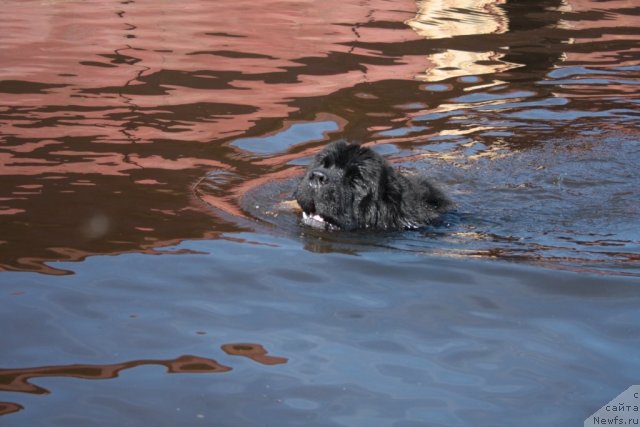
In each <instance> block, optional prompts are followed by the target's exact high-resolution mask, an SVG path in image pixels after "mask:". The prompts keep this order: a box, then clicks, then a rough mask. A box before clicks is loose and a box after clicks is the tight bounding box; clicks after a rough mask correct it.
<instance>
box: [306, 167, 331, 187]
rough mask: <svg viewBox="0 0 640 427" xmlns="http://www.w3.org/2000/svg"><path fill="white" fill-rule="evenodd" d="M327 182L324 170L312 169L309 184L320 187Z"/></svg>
mask: <svg viewBox="0 0 640 427" xmlns="http://www.w3.org/2000/svg"><path fill="white" fill-rule="evenodd" d="M326 182H327V175H326V174H325V173H324V172H320V171H319V170H314V171H311V175H309V185H311V186H312V187H320V186H321V185H324V184H325V183H326Z"/></svg>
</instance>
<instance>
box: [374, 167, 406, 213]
mask: <svg viewBox="0 0 640 427" xmlns="http://www.w3.org/2000/svg"><path fill="white" fill-rule="evenodd" d="M378 192H379V193H380V199H381V200H382V201H384V202H386V203H388V204H391V205H394V206H398V207H399V206H400V204H401V203H402V183H401V182H400V177H399V176H398V173H397V172H396V171H395V170H394V169H393V168H392V167H390V166H387V165H384V167H383V168H382V170H381V172H380V179H379V182H378Z"/></svg>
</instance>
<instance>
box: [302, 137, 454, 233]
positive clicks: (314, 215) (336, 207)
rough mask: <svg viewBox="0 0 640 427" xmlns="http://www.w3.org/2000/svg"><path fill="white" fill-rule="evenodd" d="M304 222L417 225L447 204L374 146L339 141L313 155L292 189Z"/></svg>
mask: <svg viewBox="0 0 640 427" xmlns="http://www.w3.org/2000/svg"><path fill="white" fill-rule="evenodd" d="M294 197H295V199H296V200H297V201H298V204H299V205H300V207H301V208H302V222H303V223H304V224H306V225H310V226H312V227H316V228H323V229H341V230H356V229H365V228H366V229H374V230H390V229H395V230H399V229H415V228H419V227H422V226H425V225H428V224H430V223H432V222H433V221H434V220H435V219H436V218H438V216H439V215H440V214H441V213H443V212H444V211H445V210H446V209H447V208H449V207H450V206H451V202H450V201H449V200H448V199H447V197H446V196H445V195H444V193H443V192H442V191H441V190H440V189H438V188H437V187H435V186H434V185H433V184H431V183H430V182H429V181H427V180H426V179H425V178H423V177H419V176H406V175H403V174H401V173H400V172H398V171H396V170H395V169H394V168H392V167H391V166H390V165H389V164H388V163H387V162H386V161H385V160H384V159H383V158H382V157H381V156H380V155H379V154H377V153H376V152H374V151H373V150H371V149H369V148H366V147H361V146H359V145H356V144H347V143H345V142H342V141H339V142H334V143H332V144H330V145H328V146H327V147H326V148H325V149H324V150H323V151H322V152H320V153H319V154H318V155H316V156H315V157H314V159H313V161H312V162H311V165H309V168H308V170H307V172H306V173H305V175H304V177H303V178H302V180H301V181H300V183H299V184H298V187H297V188H296V190H295V193H294Z"/></svg>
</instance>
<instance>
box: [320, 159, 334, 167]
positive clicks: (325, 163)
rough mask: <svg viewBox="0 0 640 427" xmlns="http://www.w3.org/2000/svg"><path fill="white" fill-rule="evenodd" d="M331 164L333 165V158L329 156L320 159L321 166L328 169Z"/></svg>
mask: <svg viewBox="0 0 640 427" xmlns="http://www.w3.org/2000/svg"><path fill="white" fill-rule="evenodd" d="M331 166H333V160H332V159H331V158H330V157H325V158H324V159H322V167H324V168H325V169H329V168H330V167H331Z"/></svg>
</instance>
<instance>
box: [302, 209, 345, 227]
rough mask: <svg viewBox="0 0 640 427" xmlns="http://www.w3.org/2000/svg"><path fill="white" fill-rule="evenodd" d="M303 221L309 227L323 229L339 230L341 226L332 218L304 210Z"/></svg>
mask: <svg viewBox="0 0 640 427" xmlns="http://www.w3.org/2000/svg"><path fill="white" fill-rule="evenodd" d="M302 223H303V224H304V225H308V226H309V227H313V228H319V229H321V230H337V229H339V228H340V227H338V225H337V224H336V223H335V222H333V221H332V220H331V218H327V217H324V216H322V215H319V214H317V213H308V212H304V211H303V212H302Z"/></svg>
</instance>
